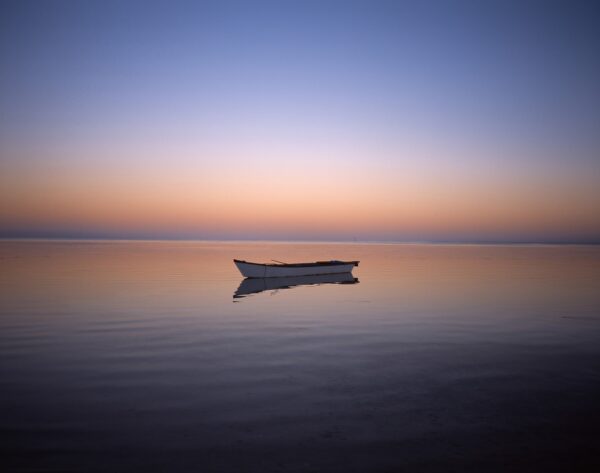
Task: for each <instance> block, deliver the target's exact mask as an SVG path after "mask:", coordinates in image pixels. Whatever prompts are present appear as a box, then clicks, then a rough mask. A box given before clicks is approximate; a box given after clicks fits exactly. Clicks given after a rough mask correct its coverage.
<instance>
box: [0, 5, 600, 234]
mask: <svg viewBox="0 0 600 473" xmlns="http://www.w3.org/2000/svg"><path fill="white" fill-rule="evenodd" d="M2 10H3V11H2V15H0V61H1V62H0V67H1V68H2V71H3V72H2V75H1V78H0V105H1V108H2V114H1V115H0V138H1V140H2V149H0V153H1V154H0V165H1V166H2V170H3V174H4V176H5V179H6V180H10V182H11V183H12V187H11V188H10V189H8V186H4V188H5V190H4V191H3V192H4V193H5V194H6V195H5V198H4V199H3V200H4V204H3V207H2V208H0V210H1V212H0V235H1V234H3V235H8V236H19V235H22V236H27V235H32V234H35V235H44V234H45V233H47V234H52V235H55V234H64V235H65V236H68V235H73V236H77V235H78V234H81V235H84V234H85V235H94V234H98V235H112V236H115V237H118V236H122V235H135V236H139V237H155V236H156V237H158V236H165V237H178V236H186V237H198V238H203V237H213V236H218V237H231V238H254V237H261V238H263V237H264V238H269V237H273V238H280V237H281V238H283V237H285V238H293V237H294V236H297V237H299V238H329V237H331V238H344V236H345V235H349V234H350V233H352V234H354V235H356V234H358V235H361V236H362V237H364V238H373V239H378V238H391V239H411V238H415V237H418V238H424V239H432V240H435V239H458V240H471V239H472V240H481V239H491V240H494V239H503V240H504V239H508V240H513V239H517V240H519V239H525V240H527V239H536V240H538V239H548V240H557V239H558V240H593V239H595V238H597V237H600V220H599V218H598V217H594V213H595V211H596V210H598V211H600V195H599V194H600V191H595V190H594V188H595V187H596V186H595V184H597V183H598V181H599V179H600V162H599V161H600V159H599V157H598V156H599V153H598V151H599V149H600V133H599V131H600V93H599V89H598V85H597V84H599V83H600V54H598V52H599V51H600V29H599V28H598V27H597V25H598V20H599V19H600V15H599V12H598V7H597V6H596V5H594V2H491V1H490V2H488V1H483V2H451V1H447V2H401V1H398V2H330V1H325V2H286V1H281V2H74V1H72V2H56V1H48V2H28V1H25V2H2ZM248 163H252V165H249V164H248ZM123 169H124V170H126V171H127V172H128V173H129V174H128V175H130V177H131V179H130V181H131V182H130V185H129V187H130V188H131V189H134V190H135V191H132V192H134V193H135V194H136V195H138V194H139V195H143V194H145V193H146V194H148V195H150V194H153V184H152V183H153V182H155V181H154V179H156V177H155V176H160V175H169V176H175V177H173V178H172V184H173V186H177V185H178V184H177V183H178V182H179V183H181V182H183V181H185V180H186V179H187V178H188V177H189V176H190V175H191V174H195V175H196V176H197V182H198V187H202V186H205V188H206V189H207V190H206V192H205V193H204V195H203V196H200V195H198V196H196V195H194V197H193V199H192V200H194V199H195V200H194V202H195V204H194V207H193V208H192V207H190V208H189V209H187V210H185V209H186V208H187V207H186V206H185V205H184V204H182V202H181V201H173V202H170V203H169V205H172V206H174V207H173V212H172V213H178V214H181V219H182V220H181V221H170V220H169V221H167V220H168V219H165V218H163V217H164V215H162V214H160V213H159V214H157V216H156V219H155V221H153V220H152V218H150V217H148V218H145V219H144V221H143V222H141V221H140V222H139V223H138V224H136V225H135V226H132V227H128V226H127V225H124V224H122V221H121V220H120V221H114V222H111V221H110V219H105V220H102V219H100V220H99V221H98V224H97V225H92V224H90V222H88V221H87V220H86V222H83V221H80V220H78V215H82V214H89V213H93V212H95V211H99V210H98V209H99V207H98V206H96V207H94V206H91V204H90V207H89V208H88V209H87V211H86V209H85V208H83V207H82V208H80V209H74V208H73V209H71V208H70V207H69V208H67V207H68V205H66V206H65V208H64V211H57V212H56V215H55V216H54V217H53V214H52V212H51V211H49V209H48V208H46V207H45V206H44V205H45V204H44V203H45V202H47V198H46V197H47V195H45V193H52V194H60V193H61V192H64V193H65V195H64V196H63V197H61V199H59V200H57V202H56V203H55V207H54V208H56V206H58V207H60V206H62V205H63V203H64V202H70V201H72V200H73V199H77V198H79V197H82V198H81V202H82V204H81V205H82V206H83V205H84V204H85V202H87V201H90V202H91V201H92V200H94V199H95V198H96V197H95V196H97V195H100V192H99V191H98V190H97V189H96V188H94V186H93V185H88V184H87V183H88V182H91V179H92V177H90V176H94V175H99V174H102V173H104V174H103V176H104V175H105V177H103V179H104V180H103V182H101V183H99V182H96V183H95V184H94V185H97V186H98V187H101V188H102V192H106V191H107V189H110V188H111V186H116V185H117V184H115V182H116V181H115V180H114V179H116V177H115V176H117V177H118V175H119V173H120V172H121V171H120V170H123ZM240 169H244V170H245V176H246V177H247V178H248V179H255V180H256V181H257V182H258V183H259V184H260V188H261V189H263V190H264V189H271V186H273V187H272V192H280V191H281V190H280V189H279V187H278V186H277V185H273V184H272V182H273V180H274V179H277V178H278V177H277V176H278V175H283V176H286V178H288V179H292V178H293V180H294V185H293V186H292V187H293V188H294V189H295V190H296V191H300V190H301V189H302V184H303V183H306V182H307V180H310V179H311V177H310V176H311V175H319V174H320V175H322V174H323V173H326V174H327V175H330V177H331V179H335V178H336V176H338V175H339V176H340V178H343V179H345V180H346V181H347V182H349V183H350V184H351V186H350V188H351V190H352V191H357V192H358V195H359V196H360V197H361V198H362V199H363V200H364V201H365V202H370V203H371V204H370V205H371V206H370V207H369V206H366V207H365V208H363V209H361V210H360V211H361V212H363V213H361V214H360V215H358V218H357V221H358V222H362V223H361V224H360V225H359V224H357V225H356V226H354V227H353V226H352V223H350V222H346V223H345V224H342V222H338V224H336V225H333V226H332V227H331V228H328V227H327V215H330V214H331V215H334V214H335V213H336V209H335V206H333V205H332V206H331V208H330V209H329V210H328V212H330V213H328V214H327V215H323V216H322V217H318V218H317V217H316V218H315V221H314V222H313V223H311V221H310V218H308V217H306V216H305V215H304V213H306V210H298V212H300V214H301V217H302V218H300V219H299V220H303V221H304V222H305V227H302V226H299V227H293V228H292V227H290V226H289V225H288V226H287V227H286V229H285V231H279V230H278V227H277V219H276V218H275V217H273V215H275V214H277V209H276V208H272V209H271V208H264V209H263V210H262V211H261V209H260V208H259V206H260V205H262V200H261V198H260V196H256V195H254V194H252V190H251V189H244V192H246V193H248V195H247V198H246V199H245V200H241V201H240V202H252V203H253V204H254V205H253V206H252V208H251V211H250V212H251V213H254V214H255V215H256V219H257V220H260V221H262V222H263V223H264V225H263V226H262V228H264V229H266V230H264V231H261V232H257V231H256V230H253V231H247V226H246V227H244V226H241V227H239V228H236V226H235V225H231V224H229V223H227V222H228V221H229V220H233V219H235V215H234V212H233V208H234V204H235V205H237V206H239V205H240V203H239V202H238V203H231V202H229V201H227V199H225V198H223V197H222V196H221V194H219V193H218V192H215V191H213V190H212V189H213V188H215V182H217V183H220V182H222V183H223V186H225V187H226V186H227V176H228V175H231V174H232V172H234V171H237V170H240ZM61 170H62V171H65V172H64V173H63V174H61V172H62V171H61ZM448 172H449V175H448V176H449V177H448V179H449V181H452V182H453V183H456V182H460V186H461V189H460V190H459V191H457V192H454V193H453V191H452V189H453V188H454V187H452V186H456V184H452V185H450V184H449V183H448V182H444V176H443V175H441V176H440V173H441V174H443V173H448ZM44 173H45V174H46V175H47V177H46V178H45V180H44V178H43V177H41V176H40V175H43V174H44ZM394 173H399V174H400V173H401V174H402V179H406V176H407V175H409V176H410V175H411V174H412V175H414V176H415V179H414V182H417V181H418V182H419V183H420V190H419V189H417V186H415V189H412V190H411V191H410V192H408V191H407V193H405V194H403V193H402V192H400V191H398V192H393V189H392V188H393V182H392V181H391V180H390V182H388V180H387V179H388V178H389V176H391V175H393V174H394ZM67 174H68V176H67V177H65V176H66V175H67ZM361 175H362V176H367V177H368V179H369V180H370V182H371V184H370V185H371V187H370V188H369V189H375V188H377V187H380V188H385V187H386V186H388V187H390V190H389V191H388V192H387V193H385V195H386V196H387V197H386V199H388V200H389V199H392V200H395V201H397V205H396V206H393V205H391V206H390V205H388V203H384V202H381V199H382V198H383V197H382V194H380V193H378V192H377V191H376V189H375V190H369V189H364V188H363V187H362V185H363V182H362V181H361V180H360V176H361ZM136 176H140V179H141V182H140V183H137V181H136ZM177 176H180V177H177ZM379 180H381V186H378V185H377V184H378V181H379ZM74 181H77V182H80V183H86V184H82V186H81V187H86V186H87V188H88V189H89V191H88V192H89V194H90V195H87V194H85V195H83V196H82V192H83V191H81V190H78V191H77V192H78V193H77V192H75V191H74V190H73V189H74V185H73V182H74ZM208 181H210V182H208ZM372 181H377V182H375V184H373V182H372ZM185 182H186V185H189V186H190V188H191V186H193V184H192V183H191V182H188V181H185ZM403 182H404V181H403ZM515 183H516V184H515ZM319 185H323V186H326V184H319ZM471 185H473V190H472V191H470V192H468V193H467V194H465V192H463V191H464V188H467V187H469V186H471ZM513 185H516V186H517V187H518V188H514V187H513ZM440 186H441V187H443V188H444V189H446V191H445V194H444V195H445V196H446V197H445V199H451V200H453V201H455V206H454V208H460V207H461V205H463V204H464V206H465V208H466V207H468V206H469V205H471V204H470V203H469V202H466V200H465V199H467V200H472V199H481V200H485V199H486V198H487V196H486V194H485V189H486V188H490V189H492V188H493V189H495V190H494V196H495V197H494V199H496V201H497V200H498V199H499V197H498V196H499V195H501V194H502V193H503V192H504V193H505V194H506V195H518V196H519V199H520V200H519V199H516V200H514V201H513V200H510V199H508V200H507V202H506V203H504V204H502V203H501V202H496V204H495V207H493V206H492V207H490V209H489V212H488V213H490V214H491V215H494V212H497V213H498V219H499V221H502V222H505V223H503V225H501V226H500V227H494V228H492V227H491V226H489V225H488V224H486V223H485V222H484V220H485V219H482V220H481V222H479V223H478V221H477V218H478V217H477V215H479V214H478V213H477V212H480V213H481V212H483V213H485V210H481V209H479V210H478V211H477V212H475V211H474V210H473V211H470V213H469V217H468V218H467V216H466V214H465V215H463V216H461V215H459V216H457V220H456V223H452V222H449V223H447V225H446V227H447V228H446V227H444V226H443V225H441V224H440V225H438V224H436V222H435V218H436V211H435V209H434V207H435V206H436V205H437V204H436V202H433V201H431V198H430V195H431V192H432V187H435V188H439V187H440ZM14 187H18V189H17V191H15V190H14V189H13V188H14ZM75 187H76V186H75ZM597 187H600V186H597ZM24 189H25V190H29V192H27V194H28V196H31V195H37V196H38V197H37V200H36V199H32V198H30V197H28V200H27V203H26V204H24V203H23V202H22V201H23V198H22V193H24V192H25V191H24ZM69 189H70V190H69ZM482 189H483V190H482ZM528 189H529V190H528ZM336 190H337V188H336ZM317 191H318V192H317V193H318V195H319V196H320V198H321V199H323V198H326V195H327V194H326V189H325V188H319V189H317ZM0 192H2V191H0ZM19 192H21V194H19ZM69 192H71V194H68V193H69ZM161 192H165V193H169V188H168V187H165V188H164V189H161ZM190 192H191V191H190ZM92 193H95V194H94V195H91V194H92ZM545 194H553V195H552V196H551V197H552V198H553V199H555V200H556V202H564V203H565V208H561V210H560V212H561V213H560V214H557V215H556V218H553V216H552V209H551V208H550V207H557V203H556V202H555V201H552V199H550V201H549V203H548V204H547V205H546V207H548V208H546V207H544V204H543V202H538V201H543V200H544V195H545ZM128 195H129V194H128V193H127V192H124V194H123V196H122V197H121V199H122V200H121V201H119V200H114V199H113V200H111V199H105V205H106V207H107V209H108V208H109V207H110V206H116V207H127V206H130V207H131V208H130V210H131V213H132V214H136V215H138V214H144V215H146V214H148V215H150V212H151V210H150V209H143V208H141V207H139V206H136V205H137V204H135V205H134V204H133V203H131V202H130V200H128V199H129V197H128ZM153 198H155V196H154V197H153ZM440 198H441V197H440ZM203 199H204V200H203ZM167 200H168V199H167ZM207 200H208V201H211V202H212V203H211V205H212V206H213V207H214V208H219V209H220V214H221V216H223V217H222V218H221V216H215V215H213V213H211V212H212V209H209V208H206V209H205V208H204V207H203V205H204V206H206V205H208V204H205V203H203V202H205V201H207ZM284 200H285V199H284ZM407 201H414V202H415V205H416V207H418V208H421V209H422V213H423V215H425V216H426V217H427V218H425V217H423V218H422V219H421V218H420V217H419V218H418V217H416V216H415V215H412V214H411V213H410V211H409V210H407V209H405V208H404V207H403V206H404V203H405V202H407ZM165 202H166V200H165ZM378 202H379V203H381V205H380V206H378ZM532 202H534V203H535V205H534V204H532ZM285 203H286V202H284V203H283V204H285ZM295 203H296V202H295V201H290V202H289V205H290V206H292V207H293V206H294V205H295ZM158 204H160V205H162V203H161V202H160V201H157V205H158ZM283 204H282V205H283ZM94 205H95V204H94ZM311 205H312V206H317V205H318V204H315V203H314V202H313V203H310V202H309V206H311ZM528 205H529V206H530V207H531V208H530V214H531V217H532V219H534V217H535V216H536V215H539V214H540V212H542V213H547V215H546V214H544V215H545V217H544V218H545V220H544V222H543V223H539V225H537V226H535V225H534V226H528V225H527V224H526V221H527V216H526V215H522V216H521V217H520V220H519V219H517V220H518V221H515V222H511V219H510V218H509V216H508V215H506V211H505V210H503V209H504V207H507V206H508V207H510V206H514V207H521V206H522V207H524V208H525V207H527V206H528ZM428 206H429V207H428ZM559 206H560V205H559ZM165 207H168V205H167V204H166V203H165ZM383 207H385V208H386V209H388V210H386V211H388V212H390V218H391V220H393V221H394V225H391V226H390V227H389V228H387V227H386V226H385V225H384V221H385V216H384V215H383V213H382V216H381V221H375V220H373V221H370V220H369V219H368V218H367V217H368V214H369V213H370V212H372V211H373V209H376V208H383ZM107 209H104V210H102V212H104V213H108V212H109V210H107ZM58 210H61V209H60V208H59V209H58ZM164 212H165V215H166V214H167V213H168V210H166V209H165V210H164ZM186 212H187V213H186ZM317 213H318V212H317ZM599 213H600V212H599ZM300 214H299V215H300ZM564 214H570V215H575V216H577V215H578V216H579V217H578V219H573V218H566V217H565V216H564ZM305 217H306V218H305ZM363 217H364V218H363ZM228 219H229V220H228ZM261 219H262V220H261ZM361 219H362V220H361ZM403 219H404V220H403ZM411 219H412V220H411ZM502 219H504V220H502ZM122 220H126V219H125V217H123V219H122ZM363 220H364V221H363ZM554 221H555V222H556V225H553V224H552V222H554ZM120 222H121V223H120ZM203 222H204V223H203ZM403 222H409V223H407V224H404V223H403ZM410 222H412V223H410ZM418 222H422V228H419V226H418V225H419V223H418ZM460 222H462V224H461V223H460ZM282 225H283V224H282ZM461 225H462V226H461ZM486 225H487V226H486ZM283 226H284V227H285V225H283ZM310 228H316V230H315V231H314V233H311V232H310ZM494 232H495V233H494Z"/></svg>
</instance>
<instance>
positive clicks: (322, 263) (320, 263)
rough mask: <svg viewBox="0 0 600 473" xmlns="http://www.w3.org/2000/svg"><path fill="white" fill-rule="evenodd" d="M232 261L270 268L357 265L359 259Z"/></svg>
mask: <svg viewBox="0 0 600 473" xmlns="http://www.w3.org/2000/svg"><path fill="white" fill-rule="evenodd" d="M233 262H234V263H244V264H252V265H254V266H269V267H272V268H311V267H315V266H344V265H348V264H351V265H352V266H358V263H359V262H360V261H316V262H314V263H284V264H272V263H252V262H250V261H244V260H241V259H234V260H233Z"/></svg>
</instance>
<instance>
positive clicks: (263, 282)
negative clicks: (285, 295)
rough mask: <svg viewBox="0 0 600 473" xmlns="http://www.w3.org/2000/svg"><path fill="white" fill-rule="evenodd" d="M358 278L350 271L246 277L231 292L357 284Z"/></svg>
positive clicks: (237, 295)
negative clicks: (280, 276)
mask: <svg viewBox="0 0 600 473" xmlns="http://www.w3.org/2000/svg"><path fill="white" fill-rule="evenodd" d="M358 282H359V281H358V278H355V277H354V276H352V273H340V274H317V275H313V276H287V277H282V278H246V279H244V280H243V281H242V282H241V283H240V286H239V287H238V288H237V291H235V292H234V293H233V298H234V299H240V298H242V297H246V296H248V295H250V294H258V293H260V292H263V291H276V290H279V289H291V288H293V287H297V286H319V285H321V284H357V283H358Z"/></svg>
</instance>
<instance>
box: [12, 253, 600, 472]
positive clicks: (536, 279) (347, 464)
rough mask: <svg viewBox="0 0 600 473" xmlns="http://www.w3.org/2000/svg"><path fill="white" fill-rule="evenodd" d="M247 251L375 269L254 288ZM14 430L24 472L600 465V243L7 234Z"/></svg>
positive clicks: (18, 465) (254, 256) (15, 457)
mask: <svg viewBox="0 0 600 473" xmlns="http://www.w3.org/2000/svg"><path fill="white" fill-rule="evenodd" d="M234 257H239V258H243V259H247V260H262V261H268V260H269V259H270V258H274V259H278V260H288V261H302V260H318V259H333V258H335V259H360V260H361V264H360V267H359V268H357V269H355V271H354V276H355V277H357V278H358V279H359V281H358V282H357V283H354V284H352V283H349V284H348V283H346V284H333V283H326V284H322V285H312V286H306V285H300V286H295V287H292V288H290V289H273V288H268V290H267V291H264V292H255V293H253V294H251V295H249V296H247V297H241V298H236V299H234V298H233V295H234V293H235V292H236V291H238V286H240V282H241V277H240V276H239V274H238V273H237V270H236V269H235V267H234V265H233V263H232V261H231V260H232V258H234ZM234 300H235V301H236V302H234ZM0 434H1V438H2V440H1V443H0V461H1V462H2V465H0V466H2V471H61V472H62V471H94V472H96V471H144V472H145V471H164V472H172V471H197V472H246V471H253V472H254V471H256V472H272V471H273V472H279V471H282V472H288V471H289V472H313V471H315V472H330V471H335V472H338V471H339V472H396V471H410V472H414V471H444V472H447V471H600V470H598V468H600V247H585V246H580V247H577V246H565V247H558V246H441V245H348V244H345V245H322V244H305V245H296V244H265V243H260V244H247V243H243V244H242V243H164V242H163V243H144V242H134V243H119V242H113V243H109V242H55V243H51V242H0Z"/></svg>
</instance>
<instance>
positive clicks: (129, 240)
mask: <svg viewBox="0 0 600 473" xmlns="http://www.w3.org/2000/svg"><path fill="white" fill-rule="evenodd" d="M3 242H56V243H119V242H121V243H136V242H139V243H219V244H239V243H244V244H254V243H270V244H276V245H286V244H303V245H304V244H306V245H312V244H321V245H323V244H329V245H333V244H336V245H340V244H342V245H446V246H449V245H456V246H470V245H471V246H477V245H480V246H598V245H600V241H527V240H523V241H502V240H498V241H494V240H490V241H477V240H473V241H453V240H439V241H437V240H436V241H430V240H415V241H408V240H406V241H403V240H356V241H354V240H268V239H247V240H244V239H176V238H93V237H90V238H82V237H72V238H71V237H0V243H3Z"/></svg>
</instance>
